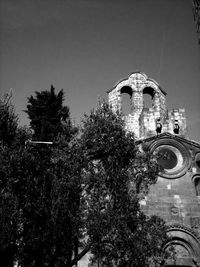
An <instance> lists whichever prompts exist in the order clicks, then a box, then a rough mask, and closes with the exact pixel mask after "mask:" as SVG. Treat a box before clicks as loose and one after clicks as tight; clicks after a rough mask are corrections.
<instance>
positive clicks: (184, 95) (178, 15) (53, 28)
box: [0, 0, 200, 142]
mask: <svg viewBox="0 0 200 267" xmlns="http://www.w3.org/2000/svg"><path fill="white" fill-rule="evenodd" d="M135 71H141V72H143V73H145V74H146V75H147V76H148V77H149V78H152V79H154V80H156V81H157V82H158V83H159V85H160V86H161V87H162V89H163V90H164V91H165V92H166V93H167V106H168V108H169V109H172V108H185V110H186V116H187V125H188V131H189V137H190V139H192V140H195V141H198V142H200V45H198V41H197V35H196V32H195V24H194V21H193V14H192V0H17V1H16V0H1V1H0V90H1V92H0V93H1V95H2V94H4V93H7V92H8V91H9V89H10V88H12V92H13V98H12V102H13V104H14V106H15V110H16V113H17V114H18V115H19V120H20V124H21V125H25V124H26V125H28V124H29V120H28V118H27V115H26V114H25V113H24V112H23V110H25V109H26V105H27V98H28V97H30V96H31V95H34V94H35V93H34V92H35V91H41V90H48V89H50V86H51V85H54V87H55V88H56V92H59V90H61V89H63V90H64V92H65V103H64V104H65V105H68V106H69V107H70V112H71V118H72V120H74V121H75V122H76V123H80V121H81V118H82V117H83V115H84V113H87V114H88V113H89V112H90V110H91V109H92V108H95V107H96V105H97V101H98V99H99V98H105V99H107V93H106V92H107V90H109V89H110V88H112V87H113V86H114V85H115V84H116V82H117V81H119V80H120V79H122V78H126V77H128V76H129V75H130V73H132V72H135Z"/></svg>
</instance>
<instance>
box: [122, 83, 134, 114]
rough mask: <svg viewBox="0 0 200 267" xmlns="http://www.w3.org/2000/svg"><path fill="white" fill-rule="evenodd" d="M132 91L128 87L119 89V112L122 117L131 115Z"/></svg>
mask: <svg viewBox="0 0 200 267" xmlns="http://www.w3.org/2000/svg"><path fill="white" fill-rule="evenodd" d="M131 97H132V89H131V87H129V86H124V87H122V88H121V111H122V114H123V115H128V114H130V113H131Z"/></svg>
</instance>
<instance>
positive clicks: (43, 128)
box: [25, 86, 76, 141]
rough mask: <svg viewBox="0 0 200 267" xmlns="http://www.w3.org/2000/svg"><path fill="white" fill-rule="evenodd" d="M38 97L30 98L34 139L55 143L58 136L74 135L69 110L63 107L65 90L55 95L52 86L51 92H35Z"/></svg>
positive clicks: (30, 117) (29, 104)
mask: <svg viewBox="0 0 200 267" xmlns="http://www.w3.org/2000/svg"><path fill="white" fill-rule="evenodd" d="M35 94H36V96H35V97H33V96H30V97H29V98H28V105H27V110H25V112H26V113H27V114H28V116H29V119H30V125H31V127H32V129H33V130H34V134H33V138H34V139H35V140H39V141H54V140H55V139H56V138H57V137H58V135H60V134H65V135H66V137H70V136H71V135H73V133H74V130H76V129H75V128H74V127H72V124H71V120H70V118H69V116H70V113H69V108H68V107H67V106H63V101H64V92H63V90H61V91H59V93H58V94H57V95H56V94H55V88H54V87H53V86H51V89H50V91H47V90H46V91H41V92H38V91H36V92H35Z"/></svg>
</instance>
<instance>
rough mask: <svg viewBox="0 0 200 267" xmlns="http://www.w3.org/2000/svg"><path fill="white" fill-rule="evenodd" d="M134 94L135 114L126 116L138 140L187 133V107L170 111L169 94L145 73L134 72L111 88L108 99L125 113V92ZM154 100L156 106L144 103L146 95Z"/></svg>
mask: <svg viewBox="0 0 200 267" xmlns="http://www.w3.org/2000/svg"><path fill="white" fill-rule="evenodd" d="M124 93H125V94H128V95H129V96H130V105H131V113H130V114H128V115H126V116H124V119H125V122H126V128H127V130H128V131H131V132H134V134H135V137H136V139H141V138H147V137H151V136H154V135H156V134H157V133H163V132H168V133H172V134H177V135H180V136H186V118H185V110H184V109H173V110H170V111H168V110H167V106H166V93H165V91H163V90H162V89H161V87H160V86H159V85H158V83H157V82H156V81H154V80H153V79H149V78H148V77H147V76H146V75H145V74H144V73H141V72H134V73H132V74H131V75H130V76H129V77H128V78H126V79H124V80H121V81H120V82H118V83H117V84H116V85H115V86H114V88H112V89H111V90H109V91H108V101H109V104H110V106H111V107H112V109H113V111H115V112H116V111H119V112H122V94H124ZM145 94H148V95H149V96H150V97H151V99H152V107H150V108H146V107H145V106H144V95H145Z"/></svg>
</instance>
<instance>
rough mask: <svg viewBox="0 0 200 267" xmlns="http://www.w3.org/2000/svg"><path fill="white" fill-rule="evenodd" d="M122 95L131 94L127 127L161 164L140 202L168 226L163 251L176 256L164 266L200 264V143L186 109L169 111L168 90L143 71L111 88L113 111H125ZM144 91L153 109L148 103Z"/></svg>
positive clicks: (126, 117) (110, 101)
mask: <svg viewBox="0 0 200 267" xmlns="http://www.w3.org/2000/svg"><path fill="white" fill-rule="evenodd" d="M124 94H128V96H129V97H130V113H129V114H126V115H124V120H125V125H126V126H125V127H126V129H127V131H131V132H133V133H134V134H135V138H136V140H137V141H136V143H137V144H138V145H139V146H141V148H144V147H145V148H148V149H150V151H151V152H152V153H155V154H156V155H157V156H158V163H159V164H160V165H161V167H162V171H161V172H160V174H159V177H158V180H157V183H156V184H155V185H153V186H151V188H150V192H149V194H148V195H147V196H146V197H145V199H143V200H142V201H141V203H140V204H141V207H142V209H143V210H144V211H145V213H146V214H148V215H158V216H160V217H162V218H163V219H164V220H165V221H166V223H167V225H168V234H169V237H170V239H169V243H168V244H166V246H165V250H166V251H167V249H168V248H169V246H173V247H174V250H175V255H176V257H175V260H173V262H172V261H171V262H170V261H169V262H167V263H166V264H167V265H168V266H190V267H193V266H200V144H199V143H197V142H195V141H191V140H190V139H189V138H188V135H187V128H186V117H185V110H184V109H173V110H168V109H167V105H166V92H165V91H164V90H163V89H162V88H161V87H160V86H159V84H158V83H157V82H156V81H154V80H153V79H150V78H148V77H147V76H146V75H145V74H144V73H141V72H135V73H132V74H131V75H130V76H129V77H128V78H126V79H123V80H121V81H119V82H118V83H117V84H116V85H115V86H114V87H113V88H112V89H111V90H109V91H108V101H109V105H110V106H111V108H112V109H113V111H114V112H116V111H117V110H118V111H120V112H122V96H123V95H124ZM146 94H147V95H149V96H150V99H151V106H150V107H146V106H145V103H144V98H145V95H146ZM159 155H162V156H160V157H159Z"/></svg>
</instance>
